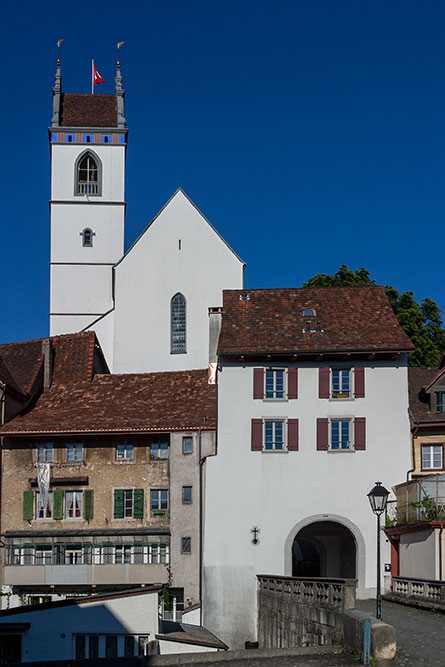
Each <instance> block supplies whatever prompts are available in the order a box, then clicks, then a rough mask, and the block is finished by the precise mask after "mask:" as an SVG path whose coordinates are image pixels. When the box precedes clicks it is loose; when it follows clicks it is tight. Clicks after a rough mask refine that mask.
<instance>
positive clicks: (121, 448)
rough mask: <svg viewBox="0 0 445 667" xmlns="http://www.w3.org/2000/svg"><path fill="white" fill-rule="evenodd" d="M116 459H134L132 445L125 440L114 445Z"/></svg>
mask: <svg viewBox="0 0 445 667" xmlns="http://www.w3.org/2000/svg"><path fill="white" fill-rule="evenodd" d="M116 460H117V461H133V460H134V448H133V445H130V444H128V443H126V442H120V443H118V445H117V447H116Z"/></svg>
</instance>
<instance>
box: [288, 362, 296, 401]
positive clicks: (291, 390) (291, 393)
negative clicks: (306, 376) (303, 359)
mask: <svg viewBox="0 0 445 667" xmlns="http://www.w3.org/2000/svg"><path fill="white" fill-rule="evenodd" d="M287 397H288V398H298V368H289V371H288V374H287Z"/></svg>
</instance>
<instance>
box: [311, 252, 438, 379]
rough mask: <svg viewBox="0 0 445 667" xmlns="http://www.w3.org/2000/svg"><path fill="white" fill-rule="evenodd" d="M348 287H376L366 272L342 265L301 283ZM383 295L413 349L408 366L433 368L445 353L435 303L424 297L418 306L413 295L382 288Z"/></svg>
mask: <svg viewBox="0 0 445 667" xmlns="http://www.w3.org/2000/svg"><path fill="white" fill-rule="evenodd" d="M350 285H375V280H372V279H371V274H370V273H369V271H368V270H367V269H364V268H363V267H360V268H359V269H357V270H356V271H351V269H349V268H348V267H347V265H346V264H342V265H341V266H340V267H339V269H338V271H337V273H334V274H333V275H331V276H330V275H328V274H326V273H319V274H318V275H316V276H313V277H312V278H309V280H308V281H307V282H306V283H304V285H303V287H348V286H350ZM385 292H386V296H387V297H388V299H389V302H390V304H391V306H392V309H393V311H394V313H395V314H396V317H397V319H398V321H399V324H400V326H401V327H402V329H403V330H404V331H405V332H406V333H407V334H408V336H409V337H410V338H411V340H412V342H413V343H414V345H415V347H416V349H415V350H414V352H411V353H410V354H409V355H408V362H409V365H410V366H432V367H435V366H437V364H438V363H439V360H440V358H441V356H442V354H444V353H445V330H444V329H443V328H442V311H441V310H440V308H439V306H438V305H437V303H435V301H433V300H432V299H429V298H426V299H422V301H421V302H420V303H418V302H417V301H416V300H415V299H414V293H413V292H399V291H398V290H396V289H395V288H394V287H390V286H389V285H386V286H385Z"/></svg>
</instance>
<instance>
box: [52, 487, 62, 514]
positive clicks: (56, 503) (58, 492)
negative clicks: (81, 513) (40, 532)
mask: <svg viewBox="0 0 445 667" xmlns="http://www.w3.org/2000/svg"><path fill="white" fill-rule="evenodd" d="M53 519H63V491H62V489H54V491H53Z"/></svg>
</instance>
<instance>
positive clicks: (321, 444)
mask: <svg viewBox="0 0 445 667" xmlns="http://www.w3.org/2000/svg"><path fill="white" fill-rule="evenodd" d="M317 449H318V451H320V452H323V451H327V450H328V449H329V419H326V418H325V417H323V418H322V419H317Z"/></svg>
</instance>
